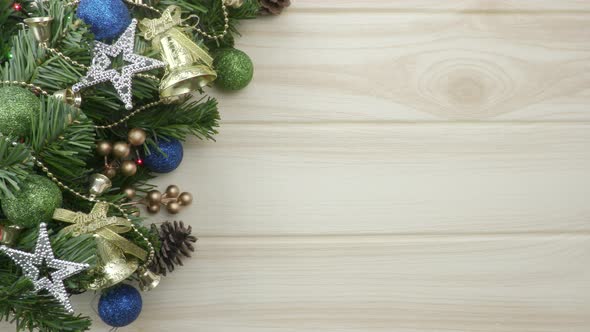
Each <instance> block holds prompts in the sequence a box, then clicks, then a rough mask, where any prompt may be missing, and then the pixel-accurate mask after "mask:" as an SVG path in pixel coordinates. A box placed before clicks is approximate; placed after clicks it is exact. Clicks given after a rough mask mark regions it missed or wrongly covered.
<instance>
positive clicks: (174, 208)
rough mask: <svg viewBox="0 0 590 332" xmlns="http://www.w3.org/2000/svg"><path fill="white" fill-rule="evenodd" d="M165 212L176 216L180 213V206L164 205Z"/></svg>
mask: <svg viewBox="0 0 590 332" xmlns="http://www.w3.org/2000/svg"><path fill="white" fill-rule="evenodd" d="M166 210H168V212H169V213H170V214H177V213H178V212H180V204H178V203H177V202H170V203H168V205H166Z"/></svg>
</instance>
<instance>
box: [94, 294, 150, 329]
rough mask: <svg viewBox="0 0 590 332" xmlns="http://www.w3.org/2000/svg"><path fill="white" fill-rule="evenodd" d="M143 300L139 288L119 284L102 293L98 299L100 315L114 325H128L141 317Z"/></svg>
mask: <svg viewBox="0 0 590 332" xmlns="http://www.w3.org/2000/svg"><path fill="white" fill-rule="evenodd" d="M141 307H142V300H141V295H140V294H139V292H138V291H137V289H135V288H133V287H132V286H129V285H125V284H122V285H119V286H116V287H113V288H111V289H109V290H107V291H105V292H103V293H102V295H101V296H100V300H99V301H98V315H99V316H100V318H101V319H102V320H103V321H104V322H105V323H106V324H108V325H110V326H113V327H123V326H127V325H129V324H131V323H133V321H135V320H136V319H137V317H139V314H140V313H141Z"/></svg>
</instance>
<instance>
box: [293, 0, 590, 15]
mask: <svg viewBox="0 0 590 332" xmlns="http://www.w3.org/2000/svg"><path fill="white" fill-rule="evenodd" d="M301 10H304V11H319V10H330V11H338V10H351V11H364V12H367V11H369V12H374V11H383V10H392V11H428V12H431V13H435V14H436V13H440V12H445V11H457V12H465V11H478V12H487V13H492V14H493V13H494V12H496V11H500V12H502V13H503V12H507V11H510V12H533V13H535V12H554V11H557V12H564V11H565V12H573V11H576V12H579V11H586V10H590V3H588V1H584V0H560V1H553V0H454V1H438V0H412V1H407V0H387V1H383V0H364V1H355V0H340V1H338V2H331V1H322V2H318V1H314V0H296V1H294V2H293V5H292V6H291V7H290V9H289V12H299V11H301Z"/></svg>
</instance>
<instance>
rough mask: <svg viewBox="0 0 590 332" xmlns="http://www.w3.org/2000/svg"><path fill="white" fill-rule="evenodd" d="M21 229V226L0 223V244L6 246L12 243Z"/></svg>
mask: <svg viewBox="0 0 590 332" xmlns="http://www.w3.org/2000/svg"><path fill="white" fill-rule="evenodd" d="M22 230H23V229H22V227H19V226H16V225H2V224H0V244H4V245H7V246H12V245H14V243H15V242H16V240H17V239H18V236H19V235H20V233H21V231H22Z"/></svg>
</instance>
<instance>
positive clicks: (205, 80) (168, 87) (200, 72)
mask: <svg viewBox="0 0 590 332" xmlns="http://www.w3.org/2000/svg"><path fill="white" fill-rule="evenodd" d="M189 43H190V44H193V45H194V47H197V48H198V46H197V45H196V44H195V43H194V42H193V41H192V40H190V39H188V37H186V36H185V35H184V34H182V33H180V31H179V30H178V29H176V28H173V29H170V30H169V32H168V33H166V34H164V36H162V37H161V38H160V39H159V44H158V45H157V48H158V49H160V52H161V54H162V59H164V61H166V63H167V64H168V67H167V69H166V74H165V75H164V77H163V78H162V82H161V83H160V97H162V99H169V100H172V101H174V100H176V99H178V98H182V97H183V96H185V95H187V94H189V93H191V92H193V91H197V90H199V89H201V88H203V87H205V86H206V85H208V84H209V83H211V82H213V81H214V80H215V79H216V78H217V73H216V72H215V71H214V70H213V69H211V67H210V66H209V65H207V64H202V63H200V60H201V59H200V58H199V57H198V56H196V55H195V54H194V53H193V49H191V48H192V47H193V45H190V44H189Z"/></svg>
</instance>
